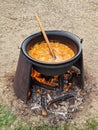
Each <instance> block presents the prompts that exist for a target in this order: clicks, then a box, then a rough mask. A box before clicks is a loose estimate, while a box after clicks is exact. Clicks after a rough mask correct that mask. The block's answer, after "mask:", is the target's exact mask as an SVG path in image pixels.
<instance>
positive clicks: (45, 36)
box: [36, 14, 56, 59]
mask: <svg viewBox="0 0 98 130" xmlns="http://www.w3.org/2000/svg"><path fill="white" fill-rule="evenodd" d="M36 19H37V21H38V24H39V27H40V29H41V31H42V34H43V36H44V39H45V41H46V43H47V45H48V48H49V51H50V54H51V56H52V57H53V58H54V59H56V56H55V54H54V52H53V50H52V48H51V47H50V43H49V39H48V37H47V35H46V33H45V31H44V28H43V25H42V23H41V21H40V18H39V16H38V14H36Z"/></svg>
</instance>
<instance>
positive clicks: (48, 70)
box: [21, 30, 82, 76]
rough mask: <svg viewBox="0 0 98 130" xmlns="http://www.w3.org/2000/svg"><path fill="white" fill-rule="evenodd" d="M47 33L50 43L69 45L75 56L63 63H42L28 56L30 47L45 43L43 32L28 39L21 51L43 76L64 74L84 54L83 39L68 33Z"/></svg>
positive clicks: (55, 31) (54, 31) (53, 31)
mask: <svg viewBox="0 0 98 130" xmlns="http://www.w3.org/2000/svg"><path fill="white" fill-rule="evenodd" d="M45 32H46V34H47V36H48V38H49V41H55V42H56V41H57V42H60V43H63V44H65V45H67V46H68V47H70V48H71V49H72V50H73V51H74V53H75V56H74V57H72V58H71V59H69V60H65V61H63V62H58V63H48V62H41V61H39V60H37V59H34V58H32V57H30V56H29V55H28V50H29V49H30V47H31V46H32V47H33V46H34V45H35V44H36V43H40V42H42V41H45V40H44V37H43V34H42V33H41V32H38V33H36V34H33V35H31V36H29V37H27V38H26V39H25V40H24V41H23V43H22V46H21V50H22V52H23V54H24V56H25V58H26V59H27V60H28V62H31V64H32V66H33V68H34V69H35V70H37V71H38V72H40V73H41V74H44V75H47V76H54V75H60V74H64V73H65V72H66V71H67V70H69V69H70V68H71V66H72V65H73V64H74V63H75V62H76V61H77V60H78V59H79V58H80V56H81V53H82V47H81V39H80V38H79V37H78V36H76V35H74V34H72V33H70V32H67V31H57V30H52V31H45ZM39 49H40V48H39Z"/></svg>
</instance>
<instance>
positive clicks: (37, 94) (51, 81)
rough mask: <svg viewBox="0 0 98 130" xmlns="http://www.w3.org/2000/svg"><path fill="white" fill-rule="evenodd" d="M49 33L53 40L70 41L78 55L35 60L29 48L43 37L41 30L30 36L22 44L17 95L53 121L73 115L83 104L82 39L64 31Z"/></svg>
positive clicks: (15, 85) (16, 85)
mask: <svg viewBox="0 0 98 130" xmlns="http://www.w3.org/2000/svg"><path fill="white" fill-rule="evenodd" d="M47 35H48V36H49V39H50V40H57V41H60V42H61V43H64V44H65V43H67V45H68V46H69V47H71V49H72V50H73V51H74V52H75V56H74V57H73V58H71V59H70V60H68V61H65V62H61V63H57V64H52V63H49V64H48V63H43V62H40V61H37V60H36V61H35V60H34V59H33V58H31V57H29V56H28V54H27V50H28V49H29V47H31V45H34V44H36V43H38V42H39V41H40V42H41V41H43V40H44V39H43V36H42V34H41V33H37V34H36V35H31V36H30V37H28V38H27V39H26V40H25V41H24V42H23V44H22V48H21V51H20V56H19V61H18V66H17V70H16V75H15V79H14V90H15V94H16V96H17V97H18V98H20V99H21V100H23V101H24V102H25V103H28V105H30V106H31V109H32V111H33V113H35V114H37V115H38V114H39V115H42V116H48V117H50V118H51V121H53V122H54V120H55V121H59V120H66V119H69V118H72V113H73V112H75V111H78V110H79V109H78V108H79V106H80V104H82V103H83V100H84V97H83V96H84V94H83V95H81V91H82V90H83V88H84V76H83V56H82V49H81V43H82V40H80V39H79V38H78V37H76V35H73V34H71V33H69V32H63V31H48V32H47ZM64 41H65V42H64ZM53 119H54V120H53Z"/></svg>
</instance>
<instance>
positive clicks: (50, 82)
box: [31, 70, 58, 86]
mask: <svg viewBox="0 0 98 130" xmlns="http://www.w3.org/2000/svg"><path fill="white" fill-rule="evenodd" d="M31 77H32V78H33V79H35V80H36V81H38V82H41V83H43V84H45V85H49V86H53V84H54V82H55V81H57V78H58V76H53V78H51V79H49V80H48V81H46V79H45V77H41V74H40V73H39V72H37V71H36V70H33V71H32V72H31Z"/></svg>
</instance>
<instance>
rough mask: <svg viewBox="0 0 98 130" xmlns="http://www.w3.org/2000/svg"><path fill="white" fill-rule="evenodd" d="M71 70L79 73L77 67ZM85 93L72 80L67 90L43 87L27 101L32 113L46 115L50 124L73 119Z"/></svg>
mask: <svg viewBox="0 0 98 130" xmlns="http://www.w3.org/2000/svg"><path fill="white" fill-rule="evenodd" d="M73 70H74V72H75V73H79V71H77V69H73ZM75 80H76V81H77V80H78V78H77V77H76V78H75ZM85 95H86V92H85V91H84V90H81V89H80V87H79V82H74V83H73V84H72V86H71V88H69V90H68V91H67V92H66V91H60V90H59V89H56V91H53V90H46V89H43V93H36V94H35V95H33V100H32V98H31V100H30V102H29V103H30V107H31V110H32V112H33V114H34V115H36V116H39V115H41V116H42V117H47V120H48V121H49V122H50V123H51V124H57V123H58V122H59V121H68V120H69V119H73V117H74V116H75V113H76V112H78V111H80V110H82V109H83V103H84V100H85ZM45 119H46V118H45Z"/></svg>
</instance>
